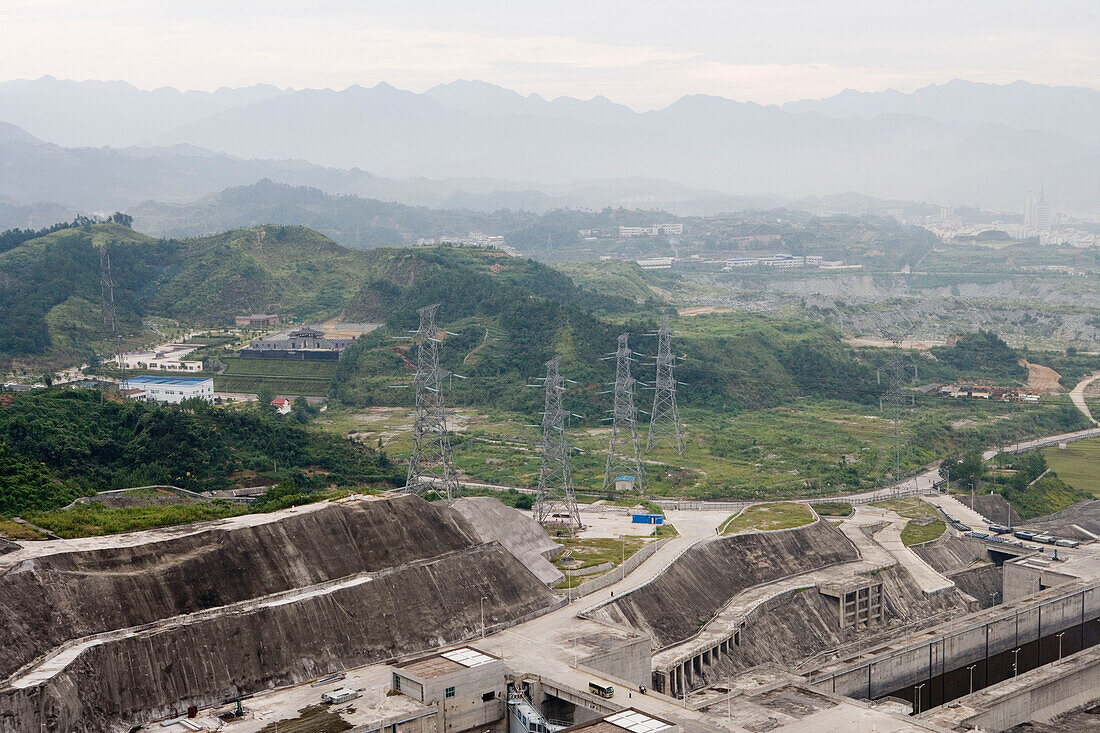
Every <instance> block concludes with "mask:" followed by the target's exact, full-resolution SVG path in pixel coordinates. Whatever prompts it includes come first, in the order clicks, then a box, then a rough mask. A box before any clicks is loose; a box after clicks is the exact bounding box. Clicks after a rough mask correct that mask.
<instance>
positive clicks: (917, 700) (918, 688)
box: [913, 682, 927, 715]
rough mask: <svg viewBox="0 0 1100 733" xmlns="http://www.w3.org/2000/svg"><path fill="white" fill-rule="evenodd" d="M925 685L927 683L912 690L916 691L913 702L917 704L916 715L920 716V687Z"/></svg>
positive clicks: (922, 683)
mask: <svg viewBox="0 0 1100 733" xmlns="http://www.w3.org/2000/svg"><path fill="white" fill-rule="evenodd" d="M925 684H927V683H925V682H921V683H920V684H919V685H916V686H915V687H914V688H913V689H914V690H915V691H916V694H915V695H914V696H913V697H914V698H916V699H915V700H914V702H916V703H917V715H920V690H921V688H922V687H924V686H925Z"/></svg>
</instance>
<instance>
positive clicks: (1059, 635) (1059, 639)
mask: <svg viewBox="0 0 1100 733" xmlns="http://www.w3.org/2000/svg"><path fill="white" fill-rule="evenodd" d="M1065 635H1066V632H1064V631H1061V632H1059V633H1057V634H1055V636H1057V637H1058V661H1059V662H1060V661H1062V637H1063V636H1065Z"/></svg>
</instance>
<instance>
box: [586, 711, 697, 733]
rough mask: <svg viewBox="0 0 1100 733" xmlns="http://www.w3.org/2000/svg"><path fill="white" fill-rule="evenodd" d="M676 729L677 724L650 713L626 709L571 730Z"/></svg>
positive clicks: (649, 732) (645, 732)
mask: <svg viewBox="0 0 1100 733" xmlns="http://www.w3.org/2000/svg"><path fill="white" fill-rule="evenodd" d="M675 727H676V724H675V723H670V722H669V721H667V720H662V719H661V718H655V717H653V716H652V715H650V714H649V713H643V712H641V711H640V710H635V709H634V708H626V709H625V710H620V711H619V712H617V713H614V714H612V715H608V716H607V717H605V718H600V719H599V720H593V721H591V722H589V723H581V724H580V725H575V726H573V727H572V728H570V729H569V730H571V731H581V730H583V731H585V733H623V731H629V733H656V732H657V731H661V730H666V729H668V728H675Z"/></svg>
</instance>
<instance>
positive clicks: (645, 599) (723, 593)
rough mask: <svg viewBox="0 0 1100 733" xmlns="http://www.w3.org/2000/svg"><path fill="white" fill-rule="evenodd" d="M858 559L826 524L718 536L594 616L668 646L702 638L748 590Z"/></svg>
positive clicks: (607, 605) (696, 547) (821, 522)
mask: <svg viewBox="0 0 1100 733" xmlns="http://www.w3.org/2000/svg"><path fill="white" fill-rule="evenodd" d="M857 559H859V553H858V552H857V551H856V548H855V547H854V546H853V545H852V543H851V542H849V541H848V539H847V538H846V537H845V536H844V535H843V534H842V533H841V532H840V531H839V530H837V529H836V528H835V527H833V526H832V525H831V524H829V523H828V522H825V521H822V520H819V521H817V522H814V523H813V524H811V525H808V526H806V527H800V528H798V529H792V530H782V531H778V532H755V533H749V534H739V535H732V536H729V537H721V538H715V539H713V540H710V541H707V542H701V543H699V544H697V545H695V546H694V547H692V548H690V549H689V550H687V551H686V552H685V553H684V554H683V555H681V556H680V557H679V558H677V559H676V561H675V562H674V563H672V565H671V566H669V568H668V569H667V570H666V571H665V572H664V573H662V574H661V575H660V576H658V577H657V578H655V579H654V580H653V581H652V582H650V583H648V584H647V585H645V586H643V587H641V588H638V589H637V590H635V591H632V592H630V593H628V594H626V595H624V596H622V597H620V598H616V599H615V600H614V601H611V602H610V603H607V604H604V605H603V606H601V607H599V608H598V609H596V610H595V611H593V612H591V613H590V614H589V617H590V618H593V619H595V620H601V621H606V622H609V623H613V624H619V625H622V626H627V627H630V628H631V629H634V630H635V631H638V632H641V633H646V634H649V635H650V636H652V637H653V639H654V642H655V643H656V645H657V647H658V648H664V647H667V646H670V645H672V644H676V643H678V642H681V641H684V640H686V639H687V638H688V637H690V636H692V635H693V634H695V633H697V632H698V631H699V630H700V629H701V628H702V627H703V626H704V625H705V624H706V623H707V622H708V621H710V620H711V619H712V618H713V617H714V616H715V614H717V613H718V612H719V611H720V610H721V609H722V607H723V606H725V605H726V604H727V603H728V602H729V601H730V599H732V598H733V597H734V596H735V595H737V594H738V593H740V592H742V591H744V590H745V589H746V588H749V587H751V586H754V585H758V584H761V583H767V582H769V581H773V580H778V579H779V578H783V577H787V576H791V575H795V574H798V573H801V572H805V571H809V570H814V569H817V568H822V567H827V566H830V565H835V564H837V563H845V562H853V561H855V560H857ZM685 599H691V602H690V603H685Z"/></svg>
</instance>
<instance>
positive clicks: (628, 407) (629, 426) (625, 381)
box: [603, 333, 645, 491]
mask: <svg viewBox="0 0 1100 733" xmlns="http://www.w3.org/2000/svg"><path fill="white" fill-rule="evenodd" d="M628 341H629V337H628V336H627V334H625V333H624V334H620V335H619V345H618V349H617V350H616V351H615V354H614V355H613V357H607V358H614V359H615V383H614V403H613V407H612V410H611V440H610V441H609V442H608V445H607V465H606V466H605V467H604V473H603V490H604V491H611V490H613V489H614V488H615V478H616V477H617V476H619V475H622V474H625V475H632V476H633V477H634V488H635V489H636V490H638V491H641V490H643V489H644V488H645V467H644V466H643V464H642V455H641V449H640V447H639V445H638V411H637V409H636V408H635V407H634V385H635V381H634V377H632V376H631V375H630V363H631V362H632V361H633V360H634V357H633V355H632V353H631V351H630V345H629V343H628Z"/></svg>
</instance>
